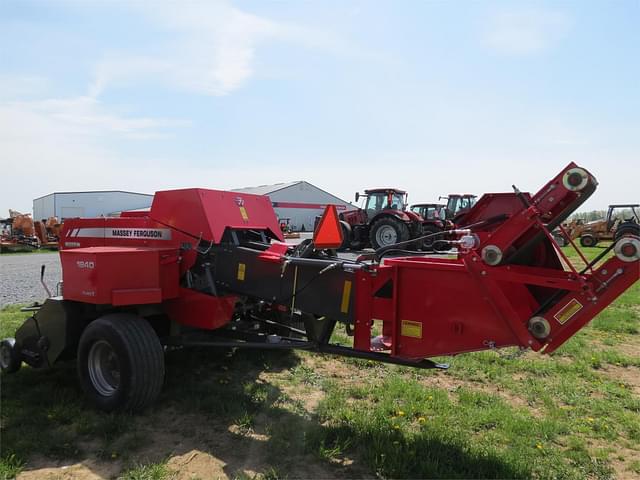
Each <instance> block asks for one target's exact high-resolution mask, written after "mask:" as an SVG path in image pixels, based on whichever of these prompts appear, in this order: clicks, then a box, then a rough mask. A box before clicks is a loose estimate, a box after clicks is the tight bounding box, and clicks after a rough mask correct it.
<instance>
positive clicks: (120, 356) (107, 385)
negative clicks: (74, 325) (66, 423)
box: [78, 313, 164, 411]
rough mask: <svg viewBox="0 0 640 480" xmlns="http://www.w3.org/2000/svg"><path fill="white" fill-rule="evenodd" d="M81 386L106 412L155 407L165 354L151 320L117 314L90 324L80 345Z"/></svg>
mask: <svg viewBox="0 0 640 480" xmlns="http://www.w3.org/2000/svg"><path fill="white" fill-rule="evenodd" d="M78 375H79V377H80V385H81V386H82V389H83V390H84V392H85V394H86V395H87V397H88V398H89V400H90V401H91V402H92V403H93V404H95V405H96V406H97V407H98V408H99V409H101V410H106V411H113V410H126V411H139V410H142V409H144V408H145V407H146V406H148V405H149V404H151V403H152V402H153V401H154V400H155V399H156V398H157V396H158V394H159V393H160V390H161V389H162V383H163V381H164V351H163V348H162V345H161V344H160V340H159V339H158V336H157V335H156V332H155V331H154V330H153V328H152V327H151V325H150V324H149V322H147V320H145V319H144V318H141V317H138V316H136V315H133V314H129V313H113V314H109V315H105V316H104V317H101V318H99V319H97V320H94V321H93V322H91V323H90V324H89V325H88V326H87V328H86V329H85V331H84V332H83V334H82V337H81V338H80V345H79V347H78Z"/></svg>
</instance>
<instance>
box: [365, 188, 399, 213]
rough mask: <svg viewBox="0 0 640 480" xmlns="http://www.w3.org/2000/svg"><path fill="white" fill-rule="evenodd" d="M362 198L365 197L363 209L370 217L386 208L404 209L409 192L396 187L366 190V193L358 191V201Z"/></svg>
mask: <svg viewBox="0 0 640 480" xmlns="http://www.w3.org/2000/svg"><path fill="white" fill-rule="evenodd" d="M360 198H363V199H364V200H363V204H362V209H363V210H364V211H365V212H366V214H367V217H368V218H373V217H375V216H376V215H377V214H378V213H380V212H382V211H384V210H399V211H404V210H405V209H406V208H407V192H405V191H404V190H398V189H396V188H376V189H373V190H365V191H364V195H361V194H360V193H358V192H356V202H357V201H359V200H360Z"/></svg>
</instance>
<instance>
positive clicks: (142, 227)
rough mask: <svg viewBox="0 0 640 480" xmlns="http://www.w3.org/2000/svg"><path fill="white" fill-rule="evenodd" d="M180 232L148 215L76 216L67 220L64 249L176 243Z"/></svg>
mask: <svg viewBox="0 0 640 480" xmlns="http://www.w3.org/2000/svg"><path fill="white" fill-rule="evenodd" d="M185 238H186V237H184V235H182V234H180V232H175V231H172V229H171V228H168V227H167V226H166V225H162V224H160V223H157V222H154V221H153V220H151V219H149V218H147V217H104V218H76V219H72V220H67V221H66V222H64V227H63V230H62V234H61V249H63V250H64V249H68V248H79V247H80V248H81V247H97V246H105V245H109V246H123V247H124V246H127V247H129V246H140V247H158V248H167V247H177V246H179V245H180V241H181V240H183V239H185Z"/></svg>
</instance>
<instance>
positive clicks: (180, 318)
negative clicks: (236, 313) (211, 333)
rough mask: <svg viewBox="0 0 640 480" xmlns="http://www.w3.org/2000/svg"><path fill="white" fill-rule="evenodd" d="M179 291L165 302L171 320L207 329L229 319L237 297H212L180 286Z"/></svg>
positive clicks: (220, 324) (218, 325)
mask: <svg viewBox="0 0 640 480" xmlns="http://www.w3.org/2000/svg"><path fill="white" fill-rule="evenodd" d="M179 293H180V296H179V297H178V298H176V299H174V300H169V301H168V302H165V312H166V313H167V315H169V317H170V318H171V319H172V320H173V321H175V322H178V323H180V324H182V325H189V326H191V327H197V328H204V329H207V330H213V329H216V328H220V327H222V326H224V325H226V324H227V323H229V321H231V316H232V315H233V310H234V307H235V304H236V300H237V297H235V296H233V295H227V296H223V297H214V296H211V295H206V294H204V293H200V292H196V291H195V290H191V289H187V288H180V292H179Z"/></svg>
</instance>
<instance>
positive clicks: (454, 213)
mask: <svg viewBox="0 0 640 480" xmlns="http://www.w3.org/2000/svg"><path fill="white" fill-rule="evenodd" d="M477 198H478V197H477V196H476V195H472V194H470V193H464V194H459V193H451V194H449V195H447V196H446V197H440V198H439V200H442V199H445V200H447V206H446V207H445V212H446V215H447V220H451V221H453V222H454V223H457V221H459V220H460V218H461V217H462V216H463V215H464V214H465V213H467V212H468V211H469V210H471V207H473V206H474V205H475V204H476V200H477Z"/></svg>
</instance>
